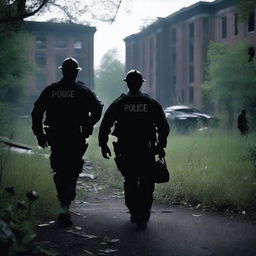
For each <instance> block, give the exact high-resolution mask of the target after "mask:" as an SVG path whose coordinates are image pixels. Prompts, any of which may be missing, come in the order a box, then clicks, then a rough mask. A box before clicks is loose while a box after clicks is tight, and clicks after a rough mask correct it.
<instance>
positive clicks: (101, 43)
mask: <svg viewBox="0 0 256 256" xmlns="http://www.w3.org/2000/svg"><path fill="white" fill-rule="evenodd" d="M204 1H205V2H212V1H213V0H204ZM127 2H131V3H130V4H129V7H130V13H127V12H125V10H124V9H125V8H124V7H125V6H126V5H127V4H128V3H127ZM196 2H198V0H123V3H122V5H121V8H120V10H119V12H118V14H117V17H116V21H115V22H114V23H113V24H112V25H109V24H103V25H98V26H97V32H96V33H95V44H94V47H95V48H94V64H95V67H96V68H97V67H98V66H99V64H100V60H101V58H102V56H103V55H104V53H105V52H106V51H107V50H108V49H111V48H118V50H119V56H120V60H121V61H122V62H124V59H125V44H124V41H123V39H124V38H125V37H126V36H129V35H130V34H134V33H137V32H139V28H140V27H141V25H142V24H143V23H144V22H143V21H145V20H147V19H153V18H157V17H166V16H168V15H170V14H172V13H174V12H176V11H178V10H179V9H181V8H183V7H187V6H190V5H192V4H194V3H196Z"/></svg>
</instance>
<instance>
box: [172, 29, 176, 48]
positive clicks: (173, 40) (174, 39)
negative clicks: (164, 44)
mask: <svg viewBox="0 0 256 256" xmlns="http://www.w3.org/2000/svg"><path fill="white" fill-rule="evenodd" d="M176 41H177V38H176V29H175V28H173V29H172V43H173V44H175V43H176Z"/></svg>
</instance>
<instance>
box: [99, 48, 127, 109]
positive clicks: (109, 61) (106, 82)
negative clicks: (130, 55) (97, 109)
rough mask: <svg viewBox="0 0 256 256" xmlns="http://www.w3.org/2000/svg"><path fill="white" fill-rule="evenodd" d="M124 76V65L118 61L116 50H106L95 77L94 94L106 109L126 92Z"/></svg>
mask: <svg viewBox="0 0 256 256" xmlns="http://www.w3.org/2000/svg"><path fill="white" fill-rule="evenodd" d="M124 76H125V72H124V64H122V63H121V62H120V61H119V60H118V58H117V50H116V49H111V50H108V51H107V52H106V53H105V55H104V56H103V57H102V60H101V64H100V67H99V69H97V70H96V77H95V91H96V94H97V95H98V96H99V98H100V99H101V100H102V102H103V104H104V105H105V106H106V107H107V106H109V105H110V103H111V102H113V100H115V99H116V98H117V97H118V96H120V95H121V94H122V93H123V92H125V91H126V84H125V82H123V79H124Z"/></svg>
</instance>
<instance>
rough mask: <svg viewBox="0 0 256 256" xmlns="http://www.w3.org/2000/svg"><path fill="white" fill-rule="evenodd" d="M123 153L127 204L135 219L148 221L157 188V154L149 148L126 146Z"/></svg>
mask: <svg viewBox="0 0 256 256" xmlns="http://www.w3.org/2000/svg"><path fill="white" fill-rule="evenodd" d="M137 149H138V150H137ZM121 155H122V156H121V158H122V160H123V164H122V165H123V170H122V174H123V176H124V180H125V181H124V192H125V204H126V206H127V208H128V209H129V211H130V214H131V215H132V217H133V218H134V220H135V221H138V222H139V221H145V222H148V220H149V218H150V210H151V206H152V202H153V192H154V189H155V183H154V180H153V166H154V163H155V156H154V154H153V153H152V152H151V151H150V150H149V149H148V148H136V151H131V150H128V151H125V148H124V150H123V151H122V154H121Z"/></svg>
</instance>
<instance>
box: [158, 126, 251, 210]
mask: <svg viewBox="0 0 256 256" xmlns="http://www.w3.org/2000/svg"><path fill="white" fill-rule="evenodd" d="M254 141H255V134H251V135H250V136H249V137H248V138H247V140H246V139H244V138H241V136H240V135H239V134H237V133H233V134H228V133H221V132H220V131H218V132H216V131H215V132H206V133H205V134H202V133H194V134H192V135H190V136H175V137H170V139H169V145H168V149H167V163H168V166H169V169H170V172H171V182H170V183H168V184H162V185H159V186H158V188H157V191H156V195H157V198H160V199H165V200H167V201H182V200H184V201H187V202H190V203H192V204H197V203H201V204H203V205H206V206H217V207H222V206H229V207H239V208H244V207H245V208H247V207H251V206H256V197H255V196H256V175H255V174H256V173H255V171H256V170H255V169H254V167H253V164H252V162H250V161H248V160H246V158H247V156H248V152H249V149H250V148H252V147H253V146H254V145H255V144H254Z"/></svg>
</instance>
